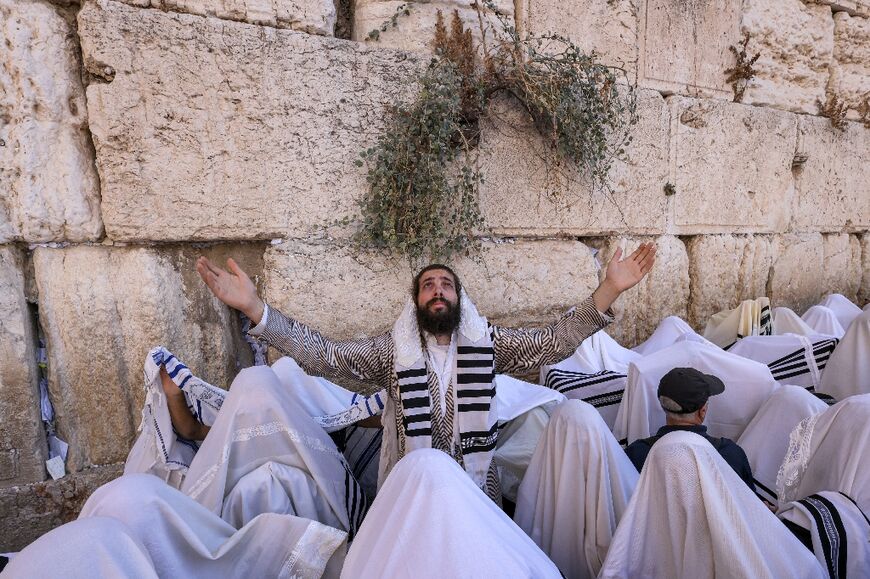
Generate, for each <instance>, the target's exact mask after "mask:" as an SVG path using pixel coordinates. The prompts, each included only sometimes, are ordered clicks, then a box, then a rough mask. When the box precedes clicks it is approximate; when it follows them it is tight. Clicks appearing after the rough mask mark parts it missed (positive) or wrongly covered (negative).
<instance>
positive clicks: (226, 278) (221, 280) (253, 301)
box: [196, 257, 264, 325]
mask: <svg viewBox="0 0 870 579" xmlns="http://www.w3.org/2000/svg"><path fill="white" fill-rule="evenodd" d="M227 267H228V268H229V270H230V271H227V270H225V269H222V268H220V267H218V266H216V265H215V264H213V263H212V262H211V261H209V259H208V258H206V257H200V258H199V259H197V260H196V271H197V272H198V273H199V276H200V277H201V278H202V281H204V282H205V285H207V286H208V289H210V290H211V293H213V294H214V295H215V297H217V299H219V300H220V301H222V302H223V303H225V304H226V305H228V306H230V307H231V308H235V309H237V310H239V311H241V312H242V313H243V314H245V315H246V316H248V317H249V318H250V319H251V322H253V323H254V324H255V325H256V324H259V323H260V320H261V319H262V318H263V307H264V306H263V300H261V299H260V298H259V296H257V288H256V286H254V282H252V281H251V278H250V277H248V274H246V273H245V272H243V271H242V268H240V267H239V265H238V264H237V263H236V262H235V260H234V259H233V258H230V259H228V260H227Z"/></svg>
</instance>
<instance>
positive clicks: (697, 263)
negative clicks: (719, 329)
mask: <svg viewBox="0 0 870 579" xmlns="http://www.w3.org/2000/svg"><path fill="white" fill-rule="evenodd" d="M686 247H687V249H688V253H689V278H690V279H691V292H690V301H689V323H690V324H692V326H694V327H696V328H699V329H702V328H704V327H705V326H706V324H707V321H708V320H709V318H710V316H712V315H713V314H715V313H717V312H721V311H723V310H730V309H733V308H736V307H737V306H738V305H739V304H740V302H742V301H743V300H750V299H755V298H757V297H761V296H765V295H767V278H768V276H769V274H770V267H771V264H772V262H773V250H774V245H773V244H772V243H771V238H770V237H767V236H761V235H750V236H742V235H699V236H697V237H692V238H691V239H689V241H688V242H687V243H686Z"/></svg>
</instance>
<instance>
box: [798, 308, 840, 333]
mask: <svg viewBox="0 0 870 579" xmlns="http://www.w3.org/2000/svg"><path fill="white" fill-rule="evenodd" d="M801 319H802V320H803V321H804V322H806V324H807V325H808V326H809V327H811V328H812V329H813V331H814V332H815V333H817V334H822V335H823V336H833V337H835V338H842V337H843V334H845V333H846V330H844V329H843V326H842V325H840V321H839V320H838V319H837V315H836V314H834V312H833V311H832V310H831V309H830V308H826V307H825V306H813V307H811V308H810V309H808V310H807V311H805V312H804V315H802V316H801Z"/></svg>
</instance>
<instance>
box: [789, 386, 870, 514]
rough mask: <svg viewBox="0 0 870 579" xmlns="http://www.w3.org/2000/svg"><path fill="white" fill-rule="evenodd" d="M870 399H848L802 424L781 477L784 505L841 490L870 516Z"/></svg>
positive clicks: (869, 396) (862, 396)
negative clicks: (868, 458) (869, 458)
mask: <svg viewBox="0 0 870 579" xmlns="http://www.w3.org/2000/svg"><path fill="white" fill-rule="evenodd" d="M868 456H870V394H860V395H857V396H850V397H849V398H846V399H845V400H843V401H841V402H838V403H837V404H835V405H834V406H831V407H830V408H828V409H827V410H825V411H824V412H822V413H821V414H816V415H814V416H811V417H810V418H807V419H805V420H803V421H802V422H801V423H800V424H799V425H798V426H797V427H796V428H795V429H794V431H793V432H792V434H791V436H790V438H789V447H788V452H787V453H786V457H785V459H784V460H783V464H782V467H781V468H780V471H779V473H778V475H777V481H776V486H777V494H778V495H779V504H780V506H783V505H785V504H786V503H788V502H791V501H795V500H799V499H801V498H804V497H807V496H809V495H811V494H814V493H820V492H822V491H839V492H841V493H844V494H846V495H848V496H849V497H851V498H852V499H854V500H855V502H857V503H858V506H859V507H860V508H861V510H863V511H864V512H865V513H866V512H870V461H868V460H867V457H868Z"/></svg>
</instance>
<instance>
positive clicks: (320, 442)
mask: <svg viewBox="0 0 870 579" xmlns="http://www.w3.org/2000/svg"><path fill="white" fill-rule="evenodd" d="M181 490H182V491H183V492H184V493H185V494H187V495H188V496H190V497H191V498H193V499H194V500H196V501H197V502H199V503H200V504H202V505H203V506H205V507H206V508H207V509H209V510H210V511H211V512H213V513H215V514H217V515H218V516H221V517H222V518H223V519H224V520H226V521H227V522H229V523H231V524H232V525H234V526H236V527H240V526H242V525H244V524H246V523H247V522H248V521H249V520H250V518H251V517H253V516H256V515H257V514H259V513H262V512H272V513H289V514H293V515H297V516H300V517H304V518H307V519H312V520H316V521H319V522H321V523H323V524H325V525H329V526H332V527H335V528H338V529H341V530H343V531H347V532H349V533H350V536H351V539H352V537H353V534H354V533H355V531H356V528H357V527H358V525H359V523H360V521H361V520H362V517H363V516H364V514H365V509H366V506H367V504H366V501H365V498H364V496H363V493H362V490H361V489H360V488H359V485H358V484H357V482H356V480H355V479H354V477H353V475H352V474H351V471H350V469H349V467H348V465H347V463H346V461H345V459H344V457H343V456H342V454H341V453H340V452H339V451H338V449H337V448H336V447H335V444H334V443H333V441H332V439H330V437H329V435H328V434H327V433H326V432H325V431H324V430H323V429H322V428H321V427H320V426H318V425H317V424H316V423H315V422H314V421H313V420H311V418H310V417H309V416H308V414H307V413H306V412H305V411H304V410H303V409H302V408H301V407H300V406H299V405H298V404H297V403H296V402H295V401H294V400H293V399H292V398H291V396H290V395H289V393H288V389H286V388H284V387H283V386H282V385H281V383H280V381H279V380H278V377H277V376H276V375H275V372H274V371H272V369H271V368H269V367H267V366H256V367H253V368H246V369H244V370H242V371H241V372H239V374H238V376H236V379H235V380H234V381H233V384H232V386H231V387H230V392H229V395H228V396H227V398H226V400H225V401H224V403H223V407H222V410H221V412H220V414H218V417H217V419H216V420H215V422H214V425H213V426H212V428H211V431H209V433H208V436H207V437H206V439H205V440H204V441H203V443H202V446H201V447H200V449H199V451H198V452H197V454H196V456H195V457H194V459H193V461H192V462H191V465H190V469H189V470H188V473H187V476H186V477H185V479H184V482H183V484H182V486H181Z"/></svg>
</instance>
